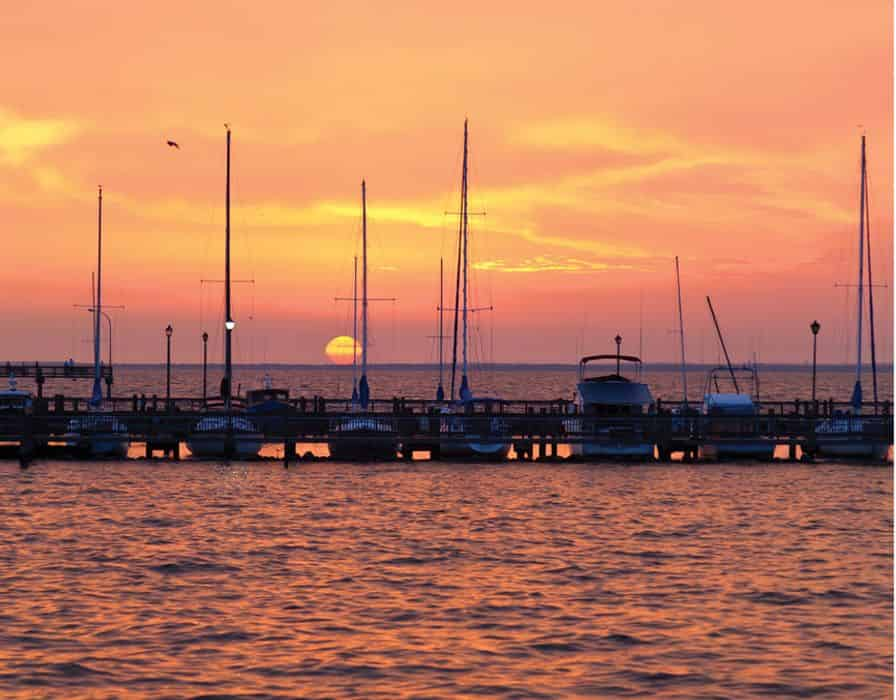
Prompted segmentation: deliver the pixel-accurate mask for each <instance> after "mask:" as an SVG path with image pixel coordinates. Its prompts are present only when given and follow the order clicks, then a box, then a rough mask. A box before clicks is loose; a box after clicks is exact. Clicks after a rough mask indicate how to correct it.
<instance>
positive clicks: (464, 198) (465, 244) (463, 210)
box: [460, 119, 469, 386]
mask: <svg viewBox="0 0 896 700" xmlns="http://www.w3.org/2000/svg"><path fill="white" fill-rule="evenodd" d="M461 196H462V202H461V211H460V213H461V222H462V227H463V249H464V253H463V257H464V292H463V297H464V298H463V304H464V306H463V326H464V333H463V370H462V373H461V377H462V378H461V384H462V386H463V384H466V382H465V381H464V380H465V379H466V377H467V315H468V311H467V309H468V305H469V304H468V292H467V276H468V254H467V250H468V235H467V120H466V119H464V170H463V180H462V184H461Z"/></svg>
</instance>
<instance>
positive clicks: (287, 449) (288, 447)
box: [283, 440, 296, 469]
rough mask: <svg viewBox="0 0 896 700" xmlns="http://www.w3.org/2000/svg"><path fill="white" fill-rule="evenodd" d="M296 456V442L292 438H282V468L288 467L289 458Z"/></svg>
mask: <svg viewBox="0 0 896 700" xmlns="http://www.w3.org/2000/svg"><path fill="white" fill-rule="evenodd" d="M295 456H296V443H295V442H293V441H292V440H284V441H283V468H284V469H289V463H290V461H291V460H293V459H295Z"/></svg>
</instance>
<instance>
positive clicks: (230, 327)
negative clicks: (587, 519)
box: [224, 319, 236, 331]
mask: <svg viewBox="0 0 896 700" xmlns="http://www.w3.org/2000/svg"><path fill="white" fill-rule="evenodd" d="M235 326H236V321H234V320H232V319H228V320H226V321H224V328H226V329H227V330H229V331H232V330H233V329H234V327H235Z"/></svg>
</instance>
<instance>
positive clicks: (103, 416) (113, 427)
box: [64, 185, 130, 457]
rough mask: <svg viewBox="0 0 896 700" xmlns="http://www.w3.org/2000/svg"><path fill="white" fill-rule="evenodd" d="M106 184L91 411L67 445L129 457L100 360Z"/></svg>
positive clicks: (74, 424)
mask: <svg viewBox="0 0 896 700" xmlns="http://www.w3.org/2000/svg"><path fill="white" fill-rule="evenodd" d="M102 273H103V187H102V185H100V186H99V187H98V188H97V257H96V298H95V299H94V304H93V391H92V392H91V396H90V401H89V402H88V413H87V414H86V415H84V416H80V417H78V418H72V419H71V420H70V421H69V422H68V426H67V427H66V433H65V436H64V441H65V444H66V445H67V446H68V447H70V448H74V449H76V450H79V451H85V452H87V453H88V454H89V455H91V456H93V457H126V456H127V454H128V447H129V445H130V440H129V439H128V429H127V426H126V425H125V424H124V423H123V422H122V421H121V420H119V419H118V418H117V417H116V416H115V415H114V414H112V413H108V412H105V411H103V384H102V381H103V366H102V361H101V359H100V329H101V328H102V326H101V325H100V322H101V321H102V319H101V315H102V307H103V297H102V291H103V274H102Z"/></svg>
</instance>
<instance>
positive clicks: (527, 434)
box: [0, 408, 893, 450]
mask: <svg viewBox="0 0 896 700" xmlns="http://www.w3.org/2000/svg"><path fill="white" fill-rule="evenodd" d="M98 415H101V416H108V417H110V419H107V420H106V422H103V421H96V422H94V421H92V420H91V419H92V418H93V419H95V418H96V417H98ZM234 416H240V417H242V418H245V419H247V421H248V422H249V423H250V424H251V425H252V426H253V430H254V434H255V435H257V436H258V437H259V438H260V439H262V440H263V441H266V442H272V443H278V442H292V443H295V442H327V441H333V440H347V441H352V440H368V441H370V440H390V441H396V440H397V441H399V442H400V443H402V444H404V445H406V446H410V447H411V448H414V447H418V446H419V447H420V448H421V449H425V448H426V447H427V446H433V445H436V444H439V443H444V442H446V441H449V442H451V441H455V442H463V441H469V440H471V439H474V438H482V439H489V440H506V441H512V442H514V443H520V444H526V443H529V442H533V441H534V442H538V443H542V442H547V443H552V444H556V443H562V444H579V443H582V442H589V443H608V444H609V443H614V444H615V443H618V444H631V443H643V442H648V443H652V444H656V445H665V446H667V447H668V448H669V449H673V450H674V449H688V448H689V447H694V446H696V445H698V444H699V443H702V442H706V441H717V442H718V441H721V442H725V441H736V440H764V441H770V442H774V443H776V444H789V443H795V442H799V443H800V444H808V445H810V446H811V444H812V443H814V442H816V441H819V440H831V439H837V440H842V439H846V438H850V437H851V438H856V439H862V440H870V441H874V442H879V443H886V444H891V443H892V438H893V419H892V415H890V414H889V413H888V414H881V415H877V416H875V415H863V416H857V417H849V416H841V417H837V418H833V419H822V418H819V417H817V416H814V415H808V416H807V415H804V414H797V413H790V414H778V413H775V412H768V413H762V414H755V415H746V416H712V415H711V416H705V415H699V414H697V413H693V414H688V415H675V414H671V413H658V414H649V415H643V416H626V417H620V416H616V417H598V416H590V415H583V414H581V413H560V412H555V413H548V412H545V413H541V412H509V411H504V412H491V413H468V414H464V413H456V412H453V413H443V412H441V411H439V410H435V409H433V410H430V411H428V412H426V413H419V412H412V411H406V412H397V413H396V412H388V413H387V412H377V411H370V412H346V411H338V412H336V411H334V412H330V411H327V412H323V413H320V412H319V413H313V412H307V413H301V412H298V411H291V410H286V411H283V412H282V413H280V414H276V415H270V414H266V415H252V414H247V413H242V412H240V413H227V412H224V411H203V410H185V409H179V408H178V409H176V410H175V409H174V408H172V410H171V411H151V410H147V411H129V410H115V411H112V412H109V413H103V414H96V413H90V412H87V411H85V410H78V411H47V412H40V411H37V412H35V413H33V414H29V415H20V414H0V441H4V442H19V441H21V440H23V439H29V440H31V439H33V440H37V441H40V442H53V441H59V440H65V439H66V436H67V435H69V436H71V435H72V434H76V436H77V435H81V436H82V437H83V436H84V435H88V434H89V433H91V432H94V431H95V432H104V431H105V432H108V430H109V429H108V425H109V424H110V422H111V417H114V418H115V419H116V420H117V421H118V424H119V425H121V426H124V427H123V428H122V430H125V431H126V432H125V433H123V434H124V435H125V436H126V437H127V439H129V440H131V441H133V442H153V441H163V440H168V441H171V440H176V441H188V440H189V439H190V437H191V436H194V435H196V434H198V433H199V432H201V434H202V435H204V436H208V435H210V434H212V433H215V432H216V431H211V432H210V431H209V430H208V429H205V430H201V431H200V430H197V425H198V424H199V422H200V420H203V419H207V418H210V417H217V418H219V419H220V420H218V421H211V422H210V421H205V423H206V425H209V424H211V425H220V426H224V427H223V428H222V429H221V431H220V432H221V434H222V435H225V434H228V435H231V436H232V435H233V434H234V429H233V428H228V427H227V426H233V425H234V422H233V420H231V419H232V418H233V417H234ZM364 421H370V424H375V425H376V429H375V430H370V431H367V432H364V431H361V432H355V431H353V430H351V429H349V430H345V429H341V426H342V427H344V426H345V425H347V424H349V423H352V422H354V423H355V424H358V425H363V424H364ZM92 425H95V426H96V427H91V426H92ZM359 435H360V437H359Z"/></svg>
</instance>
